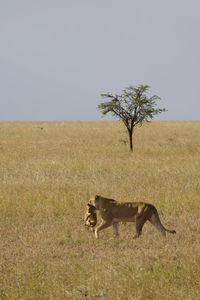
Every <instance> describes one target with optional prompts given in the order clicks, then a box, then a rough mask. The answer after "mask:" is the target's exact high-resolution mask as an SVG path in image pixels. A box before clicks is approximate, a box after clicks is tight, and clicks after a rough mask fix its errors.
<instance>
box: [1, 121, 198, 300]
mask: <svg viewBox="0 0 200 300" xmlns="http://www.w3.org/2000/svg"><path fill="white" fill-rule="evenodd" d="M126 138H127V136H126V132H125V128H124V127H123V125H122V124H121V123H120V122H118V121H116V122H104V121H102V122H49V123H45V122H44V123H31V122H27V123H20V122H1V123H0V299H8V300H12V299H16V300H19V299H36V300H40V299H41V300H45V299H52V300H54V299H55V300H57V299H58V300H59V299H67V300H68V299H69V300H70V299H72V300H78V299H85V300H89V299H97V300H98V299H100V300H103V299H105V300H112V299H116V300H132V299H133V300H134V299H141V300H142V299H144V300H146V299H152V300H156V299H176V300H178V299H180V300H183V299H185V300H190V299H195V300H196V299H200V273H199V269H200V122H153V123H152V124H150V125H145V126H143V127H141V128H138V129H137V131H136V132H135V135H134V151H133V153H130V152H129V148H128V144H127V143H126ZM94 194H101V195H103V196H105V197H111V198H114V199H118V200H121V201H139V200H141V201H149V202H151V203H153V204H154V205H155V206H156V207H157V209H158V211H159V213H160V216H161V220H162V222H163V224H164V225H165V226H166V227H168V228H171V229H175V230H176V231H177V234H176V235H170V234H168V235H167V237H166V239H165V238H163V237H162V236H161V235H160V234H159V232H158V231H157V230H156V229H155V228H154V227H152V226H151V224H146V225H145V226H144V229H143V234H142V236H141V238H139V239H136V240H134V239H133V235H134V225H133V224H121V226H120V238H119V239H118V240H116V239H114V238H113V234H112V228H108V229H106V230H105V231H102V232H101V233H100V239H99V240H95V239H94V237H93V235H92V233H91V232H89V231H88V230H87V229H86V228H85V227H84V225H83V215H84V212H85V206H86V204H87V201H88V199H89V198H90V197H91V196H93V195H94Z"/></svg>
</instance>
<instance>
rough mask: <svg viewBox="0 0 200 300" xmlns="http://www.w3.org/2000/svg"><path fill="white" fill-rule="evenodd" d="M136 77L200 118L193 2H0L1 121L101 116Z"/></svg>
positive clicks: (179, 111) (172, 113)
mask: <svg viewBox="0 0 200 300" xmlns="http://www.w3.org/2000/svg"><path fill="white" fill-rule="evenodd" d="M141 83H144V84H148V85H150V86H151V94H157V95H158V96H160V97H161V98H162V101H160V102H159V106H160V107H166V108H167V109H168V112H167V113H164V114H162V115H160V118H161V119H169V120H171V119H175V120H176V119H178V120H180V119H184V120H185V119H200V104H199V103H200V101H199V94H200V90H199V89H200V1H199V0H167V1H165V0H0V120H95V119H100V118H101V116H100V113H99V112H98V111H97V110H96V107H97V105H98V103H99V102H101V101H102V99H101V98H100V94H101V93H106V92H113V93H119V92H120V91H121V90H122V89H123V88H125V87H127V86H129V85H138V84H141Z"/></svg>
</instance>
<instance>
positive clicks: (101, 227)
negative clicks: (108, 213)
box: [94, 220, 112, 239]
mask: <svg viewBox="0 0 200 300" xmlns="http://www.w3.org/2000/svg"><path fill="white" fill-rule="evenodd" d="M111 225H112V221H105V220H102V222H101V224H100V225H99V226H98V227H97V228H96V229H95V233H94V234H95V238H96V239H98V238H99V231H101V230H103V229H105V228H107V227H109V226H111Z"/></svg>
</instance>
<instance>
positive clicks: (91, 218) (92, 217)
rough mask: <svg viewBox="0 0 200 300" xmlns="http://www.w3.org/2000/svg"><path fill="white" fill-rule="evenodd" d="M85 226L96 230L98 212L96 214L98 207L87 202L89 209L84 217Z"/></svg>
mask: <svg viewBox="0 0 200 300" xmlns="http://www.w3.org/2000/svg"><path fill="white" fill-rule="evenodd" d="M84 222H85V226H88V228H90V229H91V231H92V232H94V227H95V226H96V224H97V214H96V207H95V206H93V205H92V204H90V203H88V204H87V209H86V213H85V217H84Z"/></svg>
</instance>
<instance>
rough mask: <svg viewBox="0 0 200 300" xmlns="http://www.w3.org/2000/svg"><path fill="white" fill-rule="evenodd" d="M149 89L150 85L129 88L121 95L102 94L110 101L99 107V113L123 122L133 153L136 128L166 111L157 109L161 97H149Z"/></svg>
mask: <svg viewBox="0 0 200 300" xmlns="http://www.w3.org/2000/svg"><path fill="white" fill-rule="evenodd" d="M149 89H150V87H149V86H148V85H139V86H136V87H134V86H129V87H128V88H126V89H124V90H123V93H122V94H121V95H113V94H110V93H107V94H101V97H102V98H106V99H108V101H106V102H102V103H100V104H99V105H98V109H99V111H100V112H101V113H102V114H103V115H106V114H107V113H111V114H112V116H114V117H117V118H119V119H120V120H122V121H123V123H124V125H125V126H126V129H127V131H128V136H129V145H130V150H131V151H133V130H134V128H135V127H136V126H137V125H140V126H141V125H142V124H143V122H145V121H146V122H150V121H151V120H152V119H153V117H154V116H155V115H157V114H159V113H161V112H164V111H166V109H165V108H157V104H156V102H157V100H160V97H158V96H157V95H153V96H151V97H149V96H148V94H147V93H148V91H149Z"/></svg>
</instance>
